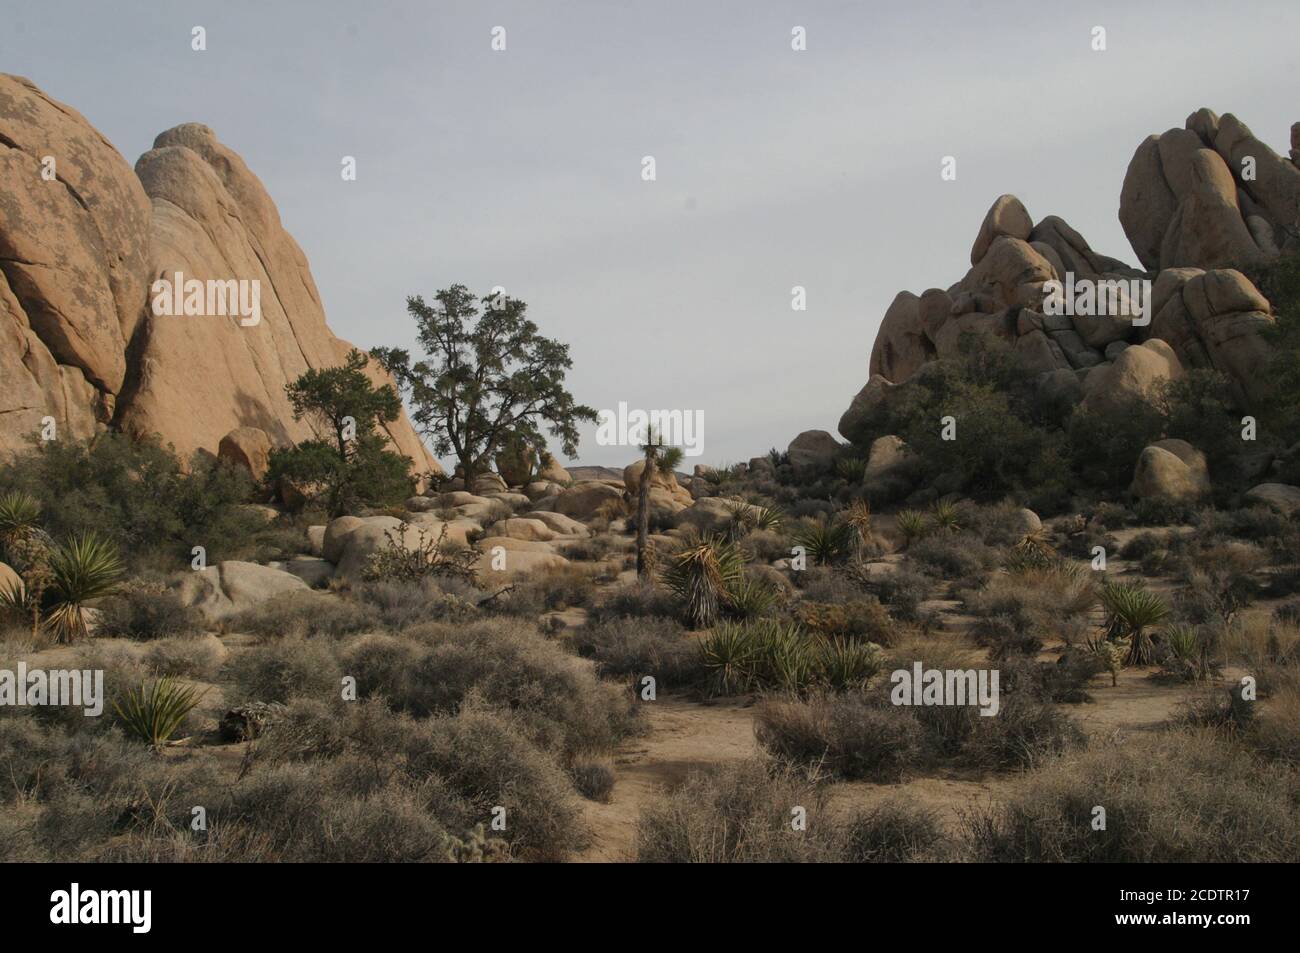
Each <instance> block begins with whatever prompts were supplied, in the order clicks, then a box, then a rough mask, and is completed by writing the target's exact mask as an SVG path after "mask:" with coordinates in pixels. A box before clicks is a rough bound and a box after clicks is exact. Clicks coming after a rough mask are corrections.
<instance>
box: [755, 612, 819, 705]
mask: <svg viewBox="0 0 1300 953" xmlns="http://www.w3.org/2000/svg"><path fill="white" fill-rule="evenodd" d="M751 631H752V632H753V633H754V639H755V641H756V643H757V646H758V658H757V660H756V663H755V676H756V678H757V679H758V680H759V681H760V682H761V683H763V684H765V685H767V686H770V687H773V688H779V689H782V690H784V691H789V692H801V691H804V690H805V689H807V688H808V687H809V686H810V685H812V683H813V682H814V681H815V680H816V678H817V663H818V660H817V657H816V656H815V655H814V654H813V652H812V647H811V645H810V643H809V641H808V636H807V634H806V633H805V632H804V630H803V628H802V627H800V626H799V625H795V624H791V623H785V622H778V621H776V620H774V619H772V620H764V621H763V622H760V623H754V624H752V626H751Z"/></svg>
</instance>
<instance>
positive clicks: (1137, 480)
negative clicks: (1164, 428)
mask: <svg viewBox="0 0 1300 953" xmlns="http://www.w3.org/2000/svg"><path fill="white" fill-rule="evenodd" d="M1129 492H1131V493H1132V494H1133V495H1134V496H1136V497H1138V498H1139V499H1143V500H1164V501H1166V502H1178V503H1189V502H1192V501H1195V500H1197V499H1200V498H1201V497H1203V496H1205V495H1206V494H1208V493H1209V492H1210V474H1209V471H1208V470H1207V468H1206V465H1205V454H1203V453H1201V451H1199V450H1197V449H1196V448H1195V447H1193V446H1192V445H1191V444H1189V443H1188V442H1187V441H1186V440H1158V441H1156V442H1155V443H1153V444H1151V445H1150V446H1148V447H1146V448H1145V449H1144V450H1143V451H1142V453H1141V454H1140V455H1139V456H1138V460H1137V466H1136V467H1134V470H1133V484H1132V486H1131V487H1130V488H1129Z"/></svg>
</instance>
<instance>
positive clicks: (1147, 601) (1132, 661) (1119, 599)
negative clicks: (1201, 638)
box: [1101, 583, 1169, 665]
mask: <svg viewBox="0 0 1300 953" xmlns="http://www.w3.org/2000/svg"><path fill="white" fill-rule="evenodd" d="M1101 601H1102V605H1103V606H1104V607H1105V609H1106V631H1107V634H1108V635H1109V637H1110V638H1111V639H1112V640H1116V639H1128V642H1129V649H1128V658H1127V664H1129V665H1150V664H1151V655H1152V645H1151V638H1150V636H1148V635H1147V629H1149V628H1151V627H1152V626H1156V625H1159V624H1160V623H1161V622H1163V621H1164V620H1165V617H1166V616H1168V615H1169V607H1168V606H1166V605H1165V604H1164V601H1163V600H1162V599H1161V598H1160V597H1159V596H1157V595H1156V594H1155V593H1154V592H1151V591H1150V590H1149V589H1146V588H1145V587H1143V586H1136V585H1126V584H1121V583H1109V584H1107V585H1106V586H1104V587H1103V588H1102V591H1101Z"/></svg>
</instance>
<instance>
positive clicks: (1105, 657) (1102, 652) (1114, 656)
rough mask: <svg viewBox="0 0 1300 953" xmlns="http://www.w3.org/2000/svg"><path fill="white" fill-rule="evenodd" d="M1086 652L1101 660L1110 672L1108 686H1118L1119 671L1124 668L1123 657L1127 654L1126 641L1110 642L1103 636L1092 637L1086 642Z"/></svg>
mask: <svg viewBox="0 0 1300 953" xmlns="http://www.w3.org/2000/svg"><path fill="white" fill-rule="evenodd" d="M1086 644H1087V647H1088V651H1089V652H1091V653H1092V654H1093V655H1095V656H1097V658H1099V659H1100V660H1101V664H1102V665H1104V666H1106V671H1108V672H1110V684H1111V687H1112V688H1113V687H1114V686H1116V685H1118V684H1119V670H1120V669H1122V668H1123V667H1124V657H1125V655H1127V654H1128V639H1116V640H1111V639H1108V638H1106V637H1105V636H1104V635H1100V636H1093V637H1091V638H1089V639H1088V640H1087V643H1086Z"/></svg>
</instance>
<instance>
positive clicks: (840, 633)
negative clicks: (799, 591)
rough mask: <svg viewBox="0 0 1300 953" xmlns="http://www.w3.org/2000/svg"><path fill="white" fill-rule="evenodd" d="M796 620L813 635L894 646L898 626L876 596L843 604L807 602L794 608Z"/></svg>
mask: <svg viewBox="0 0 1300 953" xmlns="http://www.w3.org/2000/svg"><path fill="white" fill-rule="evenodd" d="M794 613H795V617H796V618H797V619H798V620H799V622H800V623H801V624H802V625H803V626H804V627H805V628H807V629H808V630H809V631H811V632H815V633H817V634H819V635H824V636H826V637H828V638H836V637H842V638H847V639H865V640H867V641H869V642H875V643H876V644H877V645H890V644H892V643H893V641H894V637H895V634H896V630H897V626H896V625H895V623H894V621H893V620H892V619H890V618H889V613H888V612H886V611H885V608H884V606H882V605H881V604H880V602H879V601H878V600H877V599H875V598H874V597H873V596H866V597H864V598H858V599H853V600H851V601H849V602H843V603H839V604H835V603H826V602H810V601H808V600H804V601H802V602H800V603H799V604H798V605H796V606H795V607H794Z"/></svg>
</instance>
